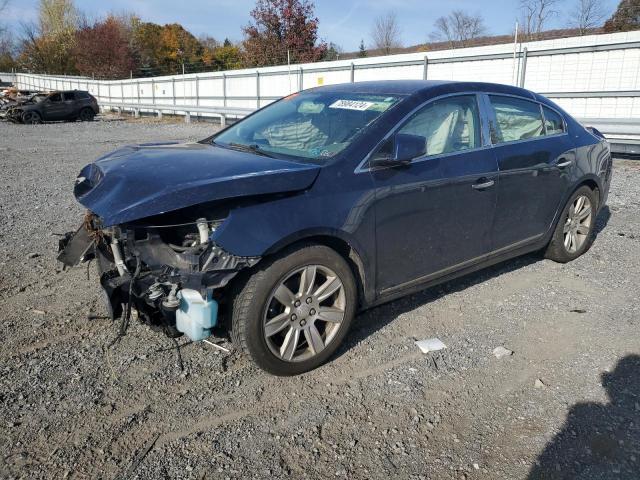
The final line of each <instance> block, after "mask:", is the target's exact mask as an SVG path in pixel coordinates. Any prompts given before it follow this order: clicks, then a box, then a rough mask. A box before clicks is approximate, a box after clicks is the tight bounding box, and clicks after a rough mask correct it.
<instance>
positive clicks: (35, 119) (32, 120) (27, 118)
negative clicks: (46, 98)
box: [22, 112, 42, 125]
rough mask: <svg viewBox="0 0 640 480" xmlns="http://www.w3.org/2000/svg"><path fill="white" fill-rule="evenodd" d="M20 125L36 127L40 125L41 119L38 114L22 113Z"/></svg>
mask: <svg viewBox="0 0 640 480" xmlns="http://www.w3.org/2000/svg"><path fill="white" fill-rule="evenodd" d="M22 123H26V124H27V125H36V124H38V123H42V117H41V116H40V114H39V113H38V112H24V113H23V114H22Z"/></svg>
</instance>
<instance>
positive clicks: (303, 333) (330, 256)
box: [231, 245, 357, 376]
mask: <svg viewBox="0 0 640 480" xmlns="http://www.w3.org/2000/svg"><path fill="white" fill-rule="evenodd" d="M336 280H337V282H336ZM338 283H339V284H340V288H338V289H337V290H334V289H335V288H336V285H337V284H338ZM323 288H324V289H323ZM330 292H332V293H331V294H330V295H329V296H328V297H326V298H324V299H323V297H324V296H325V295H328V294H329V293H330ZM276 297H277V298H276ZM283 298H285V300H284V303H282V299H283ZM356 301H357V293H356V284H355V280H354V276H353V273H352V271H351V268H350V267H349V265H348V264H347V262H346V261H345V260H344V259H343V258H342V257H341V256H340V255H338V254H337V253H336V252H335V251H334V250H332V249H330V248H328V247H325V246H323V245H303V246H298V247H296V248H292V249H288V250H286V251H284V252H282V253H281V254H279V255H277V256H275V257H274V258H273V259H270V260H267V261H266V262H265V263H264V265H260V264H258V268H257V269H256V270H254V271H253V272H252V273H251V274H250V275H249V277H248V278H247V279H246V281H245V282H241V283H240V284H239V285H238V287H237V289H236V292H235V294H234V295H233V300H232V305H231V338H232V340H233V342H234V343H235V344H236V346H238V347H239V348H241V349H242V350H243V351H244V352H245V353H247V354H249V356H250V357H251V359H252V360H253V361H254V363H255V364H256V365H257V366H258V367H260V368H261V369H263V370H265V371H267V372H269V373H272V374H274V375H280V376H288V375H297V374H300V373H304V372H308V371H309V370H313V369H314V368H316V367H318V366H320V365H322V364H323V363H325V362H326V361H327V360H328V359H329V358H330V357H331V355H333V353H334V352H335V351H336V350H337V348H338V347H339V346H340V344H341V343H342V341H343V340H344V337H345V336H346V334H347V332H348V331H349V327H350V326H351V322H352V320H353V317H354V314H355V310H356ZM326 319H330V320H326ZM296 332H297V333H296ZM285 345H286V346H285ZM296 347H297V348H296Z"/></svg>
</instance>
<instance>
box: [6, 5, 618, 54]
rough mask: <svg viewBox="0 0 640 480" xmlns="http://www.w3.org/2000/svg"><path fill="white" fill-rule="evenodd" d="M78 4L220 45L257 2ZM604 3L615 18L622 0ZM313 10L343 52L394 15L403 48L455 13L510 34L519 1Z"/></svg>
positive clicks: (12, 18) (26, 8) (17, 14)
mask: <svg viewBox="0 0 640 480" xmlns="http://www.w3.org/2000/svg"><path fill="white" fill-rule="evenodd" d="M577 1H579V0H559V6H558V9H559V10H560V11H561V12H562V13H561V15H559V17H558V18H556V19H554V20H553V21H551V22H550V23H549V27H550V28H555V27H564V26H566V25H565V24H566V21H567V18H568V17H569V13H570V11H571V9H572V7H573V6H574V5H575V3H576V2H577ZM75 3H76V6H77V7H78V8H79V9H80V10H82V11H83V12H84V13H86V14H87V15H88V16H89V18H100V17H101V16H104V15H106V14H108V13H110V12H125V11H126V12H133V13H136V14H138V15H139V16H140V17H141V18H142V19H143V20H146V21H151V22H155V23H159V24H164V23H180V24H182V25H183V26H184V27H185V28H187V30H189V31H191V32H192V33H193V34H195V35H196V36H198V35H201V34H206V35H210V36H212V37H214V38H216V39H219V40H223V39H224V38H229V39H230V40H232V41H239V40H241V39H242V26H244V25H246V24H247V23H248V22H249V19H250V17H249V12H250V11H251V10H252V8H253V7H254V5H255V0H181V1H176V0H76V2H75ZM602 3H603V6H604V7H605V9H606V10H607V12H608V13H611V12H613V11H614V10H615V8H616V6H617V4H618V0H602ZM315 5H316V15H317V17H318V18H319V20H320V28H319V30H320V32H319V33H320V38H321V39H323V40H325V41H326V42H334V43H336V44H337V45H339V46H340V47H342V48H343V49H344V50H345V51H353V50H357V49H358V46H359V45H360V40H361V39H362V40H364V43H365V45H367V44H369V43H370V42H371V40H370V36H371V35H370V32H371V25H372V24H373V22H374V19H375V18H376V17H378V16H379V15H383V14H385V13H386V12H388V11H390V10H393V11H395V12H396V14H397V17H398V22H399V24H400V27H401V33H402V34H401V40H402V42H403V44H404V45H405V46H409V45H416V44H419V43H425V42H426V41H428V40H429V34H430V33H431V32H432V31H433V23H434V21H435V19H436V18H438V17H440V16H442V15H446V14H447V13H449V12H450V11H451V10H455V9H460V10H463V11H465V12H468V13H479V14H481V15H482V16H483V17H484V19H485V23H486V26H487V28H488V31H489V33H490V34H495V35H499V34H507V33H511V32H512V31H513V28H514V24H515V20H516V17H517V16H518V0H461V1H448V2H447V1H443V0H353V1H350V0H315ZM37 7H38V0H10V4H9V10H8V12H5V15H3V21H4V22H6V23H9V24H10V26H11V27H12V30H13V31H14V32H19V31H20V28H19V25H20V23H21V22H25V21H27V22H28V21H33V20H35V19H36V18H37Z"/></svg>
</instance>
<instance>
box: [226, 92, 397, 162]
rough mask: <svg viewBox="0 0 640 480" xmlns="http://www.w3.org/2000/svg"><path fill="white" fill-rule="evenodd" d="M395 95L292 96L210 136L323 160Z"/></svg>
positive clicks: (236, 144) (273, 152)
mask: <svg viewBox="0 0 640 480" xmlns="http://www.w3.org/2000/svg"><path fill="white" fill-rule="evenodd" d="M399 99H400V97H398V96H397V95H395V96H394V95H371V94H366V93H345V92H342V93H340V92H307V93H300V94H293V95H290V96H288V97H285V98H284V99H282V100H281V101H279V102H276V103H274V104H273V105H270V106H268V107H267V108H265V109H264V110H261V111H259V112H257V113H256V114H254V115H252V116H251V117H249V118H247V119H246V120H242V121H240V122H238V124H236V125H234V126H232V127H230V128H228V129H227V130H225V131H224V132H222V133H220V134H219V135H217V136H216V137H214V143H215V144H216V145H220V146H222V147H226V148H234V149H241V150H248V151H252V152H255V153H257V154H263V155H267V156H280V155H282V156H284V157H293V158H298V159H303V160H309V161H312V162H314V163H325V162H328V161H329V160H330V159H331V158H332V157H334V156H336V155H337V154H338V153H340V152H341V151H342V150H344V149H345V148H346V147H347V146H349V145H350V144H351V143H352V142H353V141H354V139H355V138H356V136H357V135H358V134H359V133H360V132H361V131H363V130H364V129H365V128H366V127H367V126H368V125H370V124H371V123H372V122H373V121H375V120H376V119H377V118H378V117H379V116H380V115H382V114H383V113H384V112H385V111H387V110H388V109H389V108H391V107H392V106H393V105H395V104H396V103H397V102H398V100H399Z"/></svg>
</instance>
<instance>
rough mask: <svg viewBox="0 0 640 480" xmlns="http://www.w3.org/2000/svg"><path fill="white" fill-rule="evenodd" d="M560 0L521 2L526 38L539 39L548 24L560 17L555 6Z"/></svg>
mask: <svg viewBox="0 0 640 480" xmlns="http://www.w3.org/2000/svg"><path fill="white" fill-rule="evenodd" d="M559 1H560V0H520V14H521V21H520V23H521V25H522V31H523V33H524V35H525V37H526V38H528V39H532V38H535V37H538V36H539V35H540V32H542V31H543V30H544V27H545V25H546V24H547V22H548V21H549V20H550V19H551V18H552V17H554V16H556V15H558V11H557V10H556V9H555V6H556V5H557V4H558V3H559Z"/></svg>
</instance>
